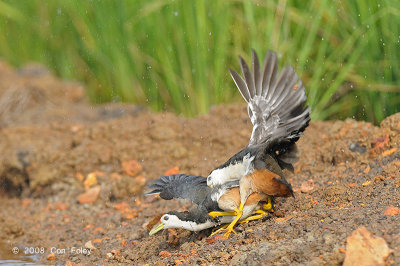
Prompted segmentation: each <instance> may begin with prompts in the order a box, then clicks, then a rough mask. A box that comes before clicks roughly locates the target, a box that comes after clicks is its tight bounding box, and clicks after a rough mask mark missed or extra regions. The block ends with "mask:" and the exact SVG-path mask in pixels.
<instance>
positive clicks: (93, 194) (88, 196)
mask: <svg viewBox="0 0 400 266" xmlns="http://www.w3.org/2000/svg"><path fill="white" fill-rule="evenodd" d="M100 190H101V187H100V186H95V187H92V188H90V189H88V190H87V191H86V192H85V193H82V194H80V195H79V197H78V202H79V203H80V204H89V203H93V202H95V201H96V200H97V199H98V197H99V195H100Z"/></svg>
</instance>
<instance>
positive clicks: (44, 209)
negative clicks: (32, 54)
mask: <svg viewBox="0 0 400 266" xmlns="http://www.w3.org/2000/svg"><path fill="white" fill-rule="evenodd" d="M250 133H251V124H250V121H249V119H248V117H247V112H246V107H245V106H244V105H228V106H218V107H215V108H213V109H212V110H211V111H210V113H209V114H207V115H202V116H199V117H197V118H194V119H189V118H185V117H182V116H177V115H174V114H171V113H152V112H149V111H147V110H146V109H145V108H140V107H136V106H132V105H122V104H109V105H103V106H96V107H95V106H91V105H89V104H88V103H87V100H86V99H85V98H84V90H83V88H82V86H80V85H79V84H77V83H74V82H61V81H59V80H57V79H56V78H54V77H53V76H52V75H51V74H49V73H48V72H47V71H46V70H45V69H43V68H41V67H40V66H36V65H29V66H26V67H24V68H22V69H20V70H14V69H12V68H10V67H9V66H7V65H6V64H4V63H0V150H1V153H0V197H1V202H0V239H1V242H0V259H1V258H2V259H10V258H17V259H22V258H21V256H16V257H15V256H14V257H13V256H12V253H11V249H12V247H18V248H19V250H20V253H19V255H21V254H22V253H23V251H25V250H28V251H29V249H27V248H30V247H38V248H39V251H40V248H43V249H41V251H43V252H41V251H40V252H37V250H36V251H33V252H32V253H34V254H36V253H39V254H37V255H35V256H33V257H32V256H31V257H29V258H30V259H34V260H35V262H37V263H44V264H60V263H61V264H64V263H67V262H68V263H69V264H70V265H73V264H74V263H84V264H93V263H96V264H101V263H106V264H117V263H121V264H125V263H129V264H157V265H165V264H179V263H184V264H194V263H197V264H211V263H213V264H229V263H230V264H233V265H239V264H260V263H261V264H277V265H289V264H290V265H296V264H308V265H321V264H328V265H337V264H341V263H342V262H343V261H344V258H345V256H347V255H349V254H348V253H349V251H348V250H349V249H348V247H347V246H346V239H347V237H348V236H350V235H351V234H352V232H353V231H354V230H355V229H357V228H359V227H360V226H365V227H366V228H367V230H368V231H369V232H370V233H371V234H372V235H373V237H381V238H383V239H384V242H386V243H387V245H388V247H389V248H390V255H389V256H388V257H387V258H386V263H388V264H394V265H399V264H400V226H399V224H400V215H399V214H398V210H399V209H398V207H400V177H399V176H400V150H399V142H400V136H399V133H400V114H397V115H393V116H391V117H389V118H387V119H385V120H384V121H383V122H382V124H381V125H380V127H377V126H373V125H372V124H370V123H365V122H356V121H354V120H351V119H348V120H346V121H333V122H319V121H317V122H312V123H311V124H310V126H309V128H308V129H307V130H306V132H305V136H304V137H303V138H302V139H301V140H300V141H299V149H300V161H299V162H298V163H297V164H296V165H295V173H294V174H289V175H288V178H287V179H288V181H289V182H290V183H291V184H292V186H293V188H294V189H295V199H293V198H288V199H277V202H276V208H275V212H274V213H273V214H271V215H270V217H268V218H265V219H264V220H262V221H261V220H260V221H254V222H250V223H248V224H242V225H239V226H238V227H237V232H238V234H237V235H232V236H231V237H230V238H229V239H225V238H224V237H222V236H217V237H214V238H209V237H208V235H209V233H210V231H206V232H201V233H191V232H188V231H183V230H169V231H164V232H161V233H159V234H157V235H155V236H148V229H149V227H150V226H151V224H152V223H151V221H152V220H154V217H156V216H157V215H159V214H162V213H165V212H167V211H170V210H179V211H183V210H185V209H187V208H189V206H190V204H189V203H187V202H184V201H163V200H161V199H159V198H157V197H147V198H146V197H144V196H143V191H145V185H146V183H147V182H149V181H151V180H153V179H156V178H159V177H160V176H161V175H163V174H164V173H165V172H166V171H168V170H170V172H174V171H176V168H175V169H174V167H177V168H179V172H180V173H186V174H191V175H208V174H209V172H210V171H211V170H212V169H213V168H214V167H216V166H218V165H219V164H220V163H223V162H224V161H225V160H226V159H228V158H229V157H230V156H231V155H233V154H234V153H236V152H237V151H239V150H240V149H241V148H243V147H245V146H246V144H247V142H248V139H249V136H250ZM133 160H134V161H136V162H138V163H139V165H135V163H134V162H133ZM140 168H142V169H140ZM85 193H86V194H85ZM84 202H88V203H84ZM149 222H150V225H149V224H148V223H149ZM153 223H154V221H153ZM52 247H54V248H57V250H55V249H53V250H52V249H51V248H52ZM72 248H75V249H79V248H81V250H82V249H86V248H92V250H91V253H90V255H87V254H86V255H85V254H78V253H77V252H76V250H72ZM51 251H54V252H53V253H54V254H51ZM42 253H43V254H42ZM346 253H347V254H346ZM350 255H351V254H350Z"/></svg>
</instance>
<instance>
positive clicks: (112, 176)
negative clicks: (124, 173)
mask: <svg viewBox="0 0 400 266" xmlns="http://www.w3.org/2000/svg"><path fill="white" fill-rule="evenodd" d="M110 177H111V178H113V179H117V180H119V179H121V175H120V174H117V173H111V175H110Z"/></svg>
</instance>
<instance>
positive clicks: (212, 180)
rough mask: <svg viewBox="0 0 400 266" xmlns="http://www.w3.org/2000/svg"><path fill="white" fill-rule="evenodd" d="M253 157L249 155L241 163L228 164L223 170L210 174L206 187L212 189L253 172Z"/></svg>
mask: <svg viewBox="0 0 400 266" xmlns="http://www.w3.org/2000/svg"><path fill="white" fill-rule="evenodd" d="M253 160H254V156H251V157H250V153H248V154H246V156H244V157H243V160H242V161H239V162H237V163H235V164H230V165H228V166H226V167H224V168H220V169H215V170H214V171H212V172H211V174H210V175H209V176H208V179H207V185H208V186H210V187H212V186H216V185H221V184H225V183H226V182H230V181H236V180H240V179H241V178H242V177H243V176H245V175H246V174H248V173H251V172H253V171H254V167H253V164H252V162H253Z"/></svg>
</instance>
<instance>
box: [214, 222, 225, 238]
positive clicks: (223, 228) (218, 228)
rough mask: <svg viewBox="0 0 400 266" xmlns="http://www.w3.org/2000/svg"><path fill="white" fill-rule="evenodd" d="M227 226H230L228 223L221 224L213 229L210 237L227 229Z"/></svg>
mask: <svg viewBox="0 0 400 266" xmlns="http://www.w3.org/2000/svg"><path fill="white" fill-rule="evenodd" d="M227 227H228V225H227V224H224V225H221V226H219V227H217V228H215V229H214V230H213V232H212V234H211V235H210V237H212V236H214V235H216V234H218V233H219V232H221V231H222V230H225V229H226V228H227Z"/></svg>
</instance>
